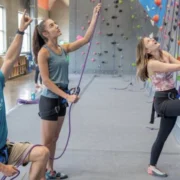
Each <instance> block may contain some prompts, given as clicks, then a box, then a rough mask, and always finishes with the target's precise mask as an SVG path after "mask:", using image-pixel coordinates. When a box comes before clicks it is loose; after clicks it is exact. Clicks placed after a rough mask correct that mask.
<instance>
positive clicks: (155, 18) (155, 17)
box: [152, 14, 159, 23]
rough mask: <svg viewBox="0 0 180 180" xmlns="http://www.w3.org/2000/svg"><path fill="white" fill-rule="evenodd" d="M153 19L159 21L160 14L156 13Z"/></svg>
mask: <svg viewBox="0 0 180 180" xmlns="http://www.w3.org/2000/svg"><path fill="white" fill-rule="evenodd" d="M152 20H153V21H154V22H156V23H157V22H158V21H159V15H158V14H156V15H154V16H153V18H152Z"/></svg>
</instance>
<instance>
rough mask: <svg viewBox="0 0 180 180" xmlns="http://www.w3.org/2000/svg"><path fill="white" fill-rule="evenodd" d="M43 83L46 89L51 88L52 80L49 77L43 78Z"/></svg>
mask: <svg viewBox="0 0 180 180" xmlns="http://www.w3.org/2000/svg"><path fill="white" fill-rule="evenodd" d="M42 82H43V84H44V85H45V86H46V87H49V86H50V85H51V80H50V79H49V77H45V78H42Z"/></svg>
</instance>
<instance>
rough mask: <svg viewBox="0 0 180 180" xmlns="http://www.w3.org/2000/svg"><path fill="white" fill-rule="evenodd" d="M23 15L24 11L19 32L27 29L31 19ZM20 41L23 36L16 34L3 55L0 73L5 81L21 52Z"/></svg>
mask: <svg viewBox="0 0 180 180" xmlns="http://www.w3.org/2000/svg"><path fill="white" fill-rule="evenodd" d="M25 14H26V11H24V14H23V17H22V19H21V25H20V27H19V30H20V31H21V32H24V30H25V29H26V28H27V27H28V25H29V24H30V23H31V21H32V19H31V18H29V17H27V16H25ZM22 41H23V35H21V34H16V36H15V38H14V40H13V42H12V43H11V45H10V47H9V49H8V51H7V53H6V55H5V58H4V63H3V65H2V68H1V71H2V73H3V74H4V76H5V79H6V80H7V79H8V77H9V74H10V72H11V70H12V68H13V66H14V64H15V62H16V61H17V60H18V57H19V54H20V52H21V47H22Z"/></svg>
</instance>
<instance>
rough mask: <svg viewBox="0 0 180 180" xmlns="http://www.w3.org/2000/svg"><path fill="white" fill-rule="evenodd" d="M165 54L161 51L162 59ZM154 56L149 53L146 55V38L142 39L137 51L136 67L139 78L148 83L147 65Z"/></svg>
mask: <svg viewBox="0 0 180 180" xmlns="http://www.w3.org/2000/svg"><path fill="white" fill-rule="evenodd" d="M162 56H163V54H162V51H161V50H160V57H161V58H162ZM152 58H153V56H152V55H151V54H149V53H146V48H145V45H144V38H142V39H141V40H140V41H139V43H138V45H137V49H136V66H137V76H138V77H139V78H140V79H141V81H146V80H147V79H148V78H149V75H148V70H147V65H148V61H149V60H150V59H152Z"/></svg>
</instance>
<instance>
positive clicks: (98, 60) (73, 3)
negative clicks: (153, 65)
mask: <svg viewBox="0 0 180 180" xmlns="http://www.w3.org/2000/svg"><path fill="white" fill-rule="evenodd" d="M96 2H97V1H96ZM95 5H96V3H92V2H90V1H84V0H70V41H75V40H76V36H77V35H82V36H83V35H84V34H85V31H86V30H85V31H83V30H81V26H84V27H85V28H86V29H87V27H88V23H87V21H88V20H89V19H91V16H92V11H93V8H94V6H95ZM117 5H118V8H115V4H114V1H111V2H110V1H109V0H103V4H102V13H101V15H100V19H99V20H98V24H97V28H96V32H95V36H94V38H93V41H92V49H91V52H90V54H89V58H88V62H87V66H86V71H85V72H87V73H94V72H99V73H110V74H112V73H113V74H114V73H115V72H116V73H118V74H120V73H121V72H122V70H123V71H124V73H130V72H135V69H134V70H133V71H132V69H130V65H131V63H132V62H135V59H136V57H135V51H136V44H137V37H138V36H144V35H149V34H150V33H152V32H154V34H155V35H156V33H157V28H156V27H153V26H152V25H151V23H150V20H149V19H148V18H147V16H146V15H145V13H144V10H143V8H142V7H141V6H140V4H139V3H138V0H135V1H134V2H130V1H123V3H122V4H117ZM105 8H108V11H106V10H105ZM120 9H121V10H122V11H123V12H121V13H119V10H120ZM87 14H88V18H87V17H86V15H87ZM114 15H115V16H117V17H118V18H117V19H112V18H111V17H112V16H114ZM132 15H135V17H136V18H134V19H133V18H131V16H132ZM103 17H104V19H105V21H104V22H103V21H102V18H103ZM108 22H109V23H110V25H109V26H107V25H106V23H108ZM117 25H120V28H118V27H117ZM137 25H141V26H142V28H137V27H136V26H137ZM99 31H101V32H102V35H98V32H99ZM107 33H113V34H114V35H113V36H112V37H108V36H107V35H106V34H107ZM122 34H124V35H122ZM126 37H128V40H126ZM113 41H116V42H117V44H116V45H112V44H111V42H113ZM96 42H100V44H99V45H96ZM87 47H88V46H85V47H83V48H81V49H80V50H78V51H76V52H74V53H71V55H70V72H80V71H81V69H82V65H83V62H84V59H85V55H82V54H81V53H82V52H87ZM118 48H120V49H122V51H119V50H118ZM104 51H108V53H104ZM94 52H96V53H97V55H93V53H94ZM98 53H102V55H101V56H99V55H98ZM113 55H114V57H113ZM92 58H94V59H95V62H92V61H91V59H92ZM102 62H104V63H102Z"/></svg>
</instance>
